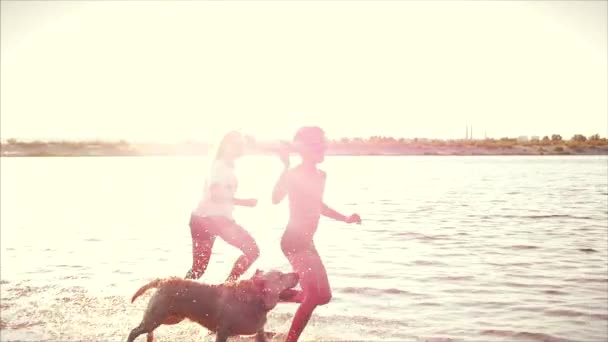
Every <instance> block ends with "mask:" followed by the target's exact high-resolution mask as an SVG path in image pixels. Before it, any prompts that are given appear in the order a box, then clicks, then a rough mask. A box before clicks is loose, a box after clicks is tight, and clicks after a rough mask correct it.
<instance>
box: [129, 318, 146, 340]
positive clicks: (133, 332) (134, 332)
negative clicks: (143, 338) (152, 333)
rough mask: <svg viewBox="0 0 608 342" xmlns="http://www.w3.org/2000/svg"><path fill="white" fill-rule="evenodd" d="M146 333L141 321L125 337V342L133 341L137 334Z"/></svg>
mask: <svg viewBox="0 0 608 342" xmlns="http://www.w3.org/2000/svg"><path fill="white" fill-rule="evenodd" d="M145 333H146V328H144V326H143V323H142V324H140V325H139V326H138V327H137V328H135V329H133V330H131V333H130V334H129V337H128V338H127V342H133V341H134V340H135V339H136V338H137V336H139V335H141V334H145Z"/></svg>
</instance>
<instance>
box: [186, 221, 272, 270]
mask: <svg viewBox="0 0 608 342" xmlns="http://www.w3.org/2000/svg"><path fill="white" fill-rule="evenodd" d="M190 233H191V234H192V268H191V269H190V271H188V274H187V275H186V278H190V279H198V278H200V277H201V276H202V275H203V274H204V273H205V270H206V269H207V265H209V259H210V258H211V251H212V249H213V243H214V242H215V238H216V237H217V236H219V237H220V238H222V239H223V240H224V241H226V242H227V243H228V244H230V245H232V246H234V247H236V248H238V249H240V250H241V251H242V252H243V255H241V256H240V257H239V258H238V259H237V261H236V262H235V264H234V267H233V268H232V271H231V272H230V275H229V276H228V278H227V280H236V279H238V278H239V277H240V276H241V275H242V274H243V273H245V272H246V271H247V269H249V267H250V266H251V264H253V262H254V261H255V260H256V259H257V258H258V257H259V255H260V250H259V248H258V246H257V244H256V243H255V240H254V239H253V237H252V236H251V235H250V234H249V233H248V232H247V231H246V230H245V229H244V228H243V227H241V226H240V225H238V224H237V223H236V222H234V221H233V220H230V219H228V218H225V217H220V216H210V217H201V216H197V215H194V214H193V215H192V216H191V217H190Z"/></svg>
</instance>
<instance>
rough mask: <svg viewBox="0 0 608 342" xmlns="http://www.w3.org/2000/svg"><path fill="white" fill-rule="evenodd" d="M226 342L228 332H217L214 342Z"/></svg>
mask: <svg viewBox="0 0 608 342" xmlns="http://www.w3.org/2000/svg"><path fill="white" fill-rule="evenodd" d="M226 341H228V332H227V331H226V330H221V329H220V330H218V331H217V333H216V334H215V342H226Z"/></svg>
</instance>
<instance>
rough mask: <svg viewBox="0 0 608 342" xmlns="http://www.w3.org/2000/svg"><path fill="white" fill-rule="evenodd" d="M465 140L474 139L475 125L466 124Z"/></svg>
mask: <svg viewBox="0 0 608 342" xmlns="http://www.w3.org/2000/svg"><path fill="white" fill-rule="evenodd" d="M464 140H473V126H469V125H466V126H465V133H464Z"/></svg>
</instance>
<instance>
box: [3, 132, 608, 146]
mask: <svg viewBox="0 0 608 342" xmlns="http://www.w3.org/2000/svg"><path fill="white" fill-rule="evenodd" d="M251 140H252V141H255V139H254V138H251ZM568 142H570V143H585V142H588V143H590V144H591V145H595V144H599V145H603V144H606V143H608V139H607V138H606V137H601V136H600V135H599V134H593V135H590V136H585V135H583V134H575V135H573V136H572V137H571V138H570V139H568V140H566V139H563V137H562V136H561V135H560V134H552V135H551V136H548V135H545V136H543V137H542V138H540V137H539V138H538V139H527V140H523V141H522V140H520V139H519V138H511V137H502V138H499V139H496V138H483V139H464V138H463V139H429V138H395V137H389V136H380V135H374V136H370V137H368V138H361V137H355V138H348V137H342V138H338V139H329V143H330V145H342V146H343V145H355V146H356V145H362V144H372V145H393V144H412V143H414V144H430V145H440V146H441V145H446V144H449V145H451V144H458V145H479V144H481V145H483V144H493V143H498V144H521V145H548V144H560V143H568ZM267 143H268V142H267ZM270 143H272V142H270ZM1 144H2V145H24V146H44V145H70V146H74V147H85V146H91V145H99V146H105V145H118V146H121V145H122V146H128V145H158V146H161V145H198V146H199V147H208V146H210V145H211V144H210V143H207V142H200V141H194V140H185V141H183V142H179V143H163V142H128V141H126V140H124V139H123V140H119V141H110V140H99V139H96V140H46V141H45V140H33V141H24V140H19V139H16V138H10V139H7V140H6V141H5V142H2V143H1Z"/></svg>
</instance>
